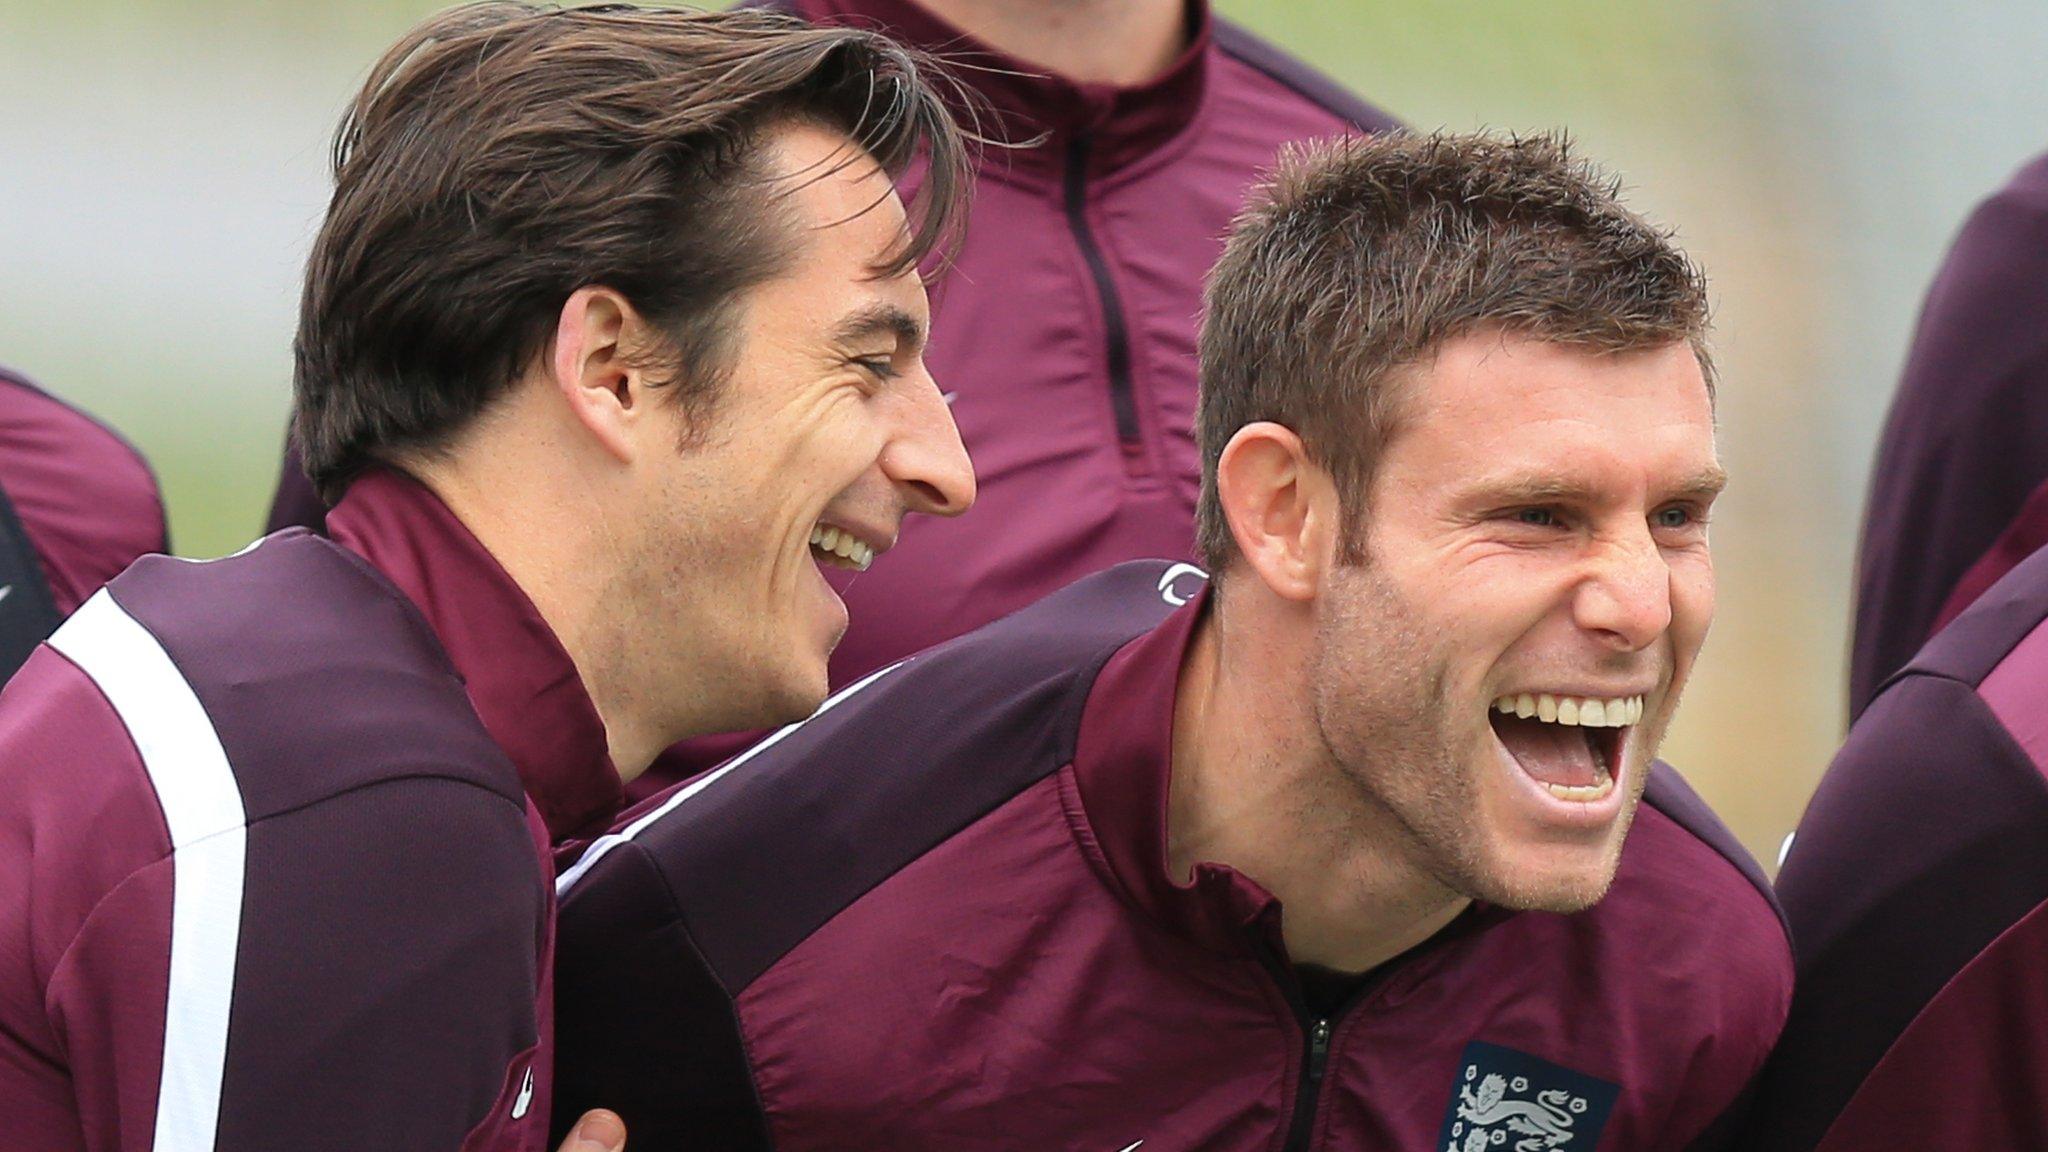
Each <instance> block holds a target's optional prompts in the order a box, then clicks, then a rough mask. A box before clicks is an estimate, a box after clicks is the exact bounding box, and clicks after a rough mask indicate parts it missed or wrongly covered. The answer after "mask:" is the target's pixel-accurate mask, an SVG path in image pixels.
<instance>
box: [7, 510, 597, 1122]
mask: <svg viewBox="0 0 2048 1152" xmlns="http://www.w3.org/2000/svg"><path fill="white" fill-rule="evenodd" d="M330 527H331V528H332V529H333V532H334V539H333V540H332V541H330V540H324V539H321V538H319V537H315V536H311V535H309V534H307V533H305V532H302V531H297V530H294V531H290V532H287V533H283V534H280V535H277V536H272V537H269V538H267V539H265V540H263V541H261V542H259V543H258V544H256V545H255V546H253V547H252V548H250V549H248V550H246V551H244V552H242V553H240V554H237V555H235V556H231V557H228V558H225V559H222V560H216V561H209V562H205V563H193V562H189V561H184V560H176V559H171V558H169V557H150V558H147V559H144V560H142V561H141V562H138V563H137V564H136V565H135V566H134V567H132V568H130V569H129V570H128V571H127V572H126V573H124V574H123V575H122V576H120V577H119V578H118V579H116V580H114V581H113V583H111V584H110V585H108V586H107V587H106V588H105V589H104V590H102V591H101V592H100V593H98V594H97V595H95V596H94V597H93V598H92V599H91V600H90V601H88V602H87V604H86V605H85V606H84V607H83V608H81V609H79V611H78V612H77V613H76V614H75V615H73V616H72V617H71V619H70V620H68V621H67V622H66V623H65V624H64V626H63V627H62V628H60V629H59V630H58V631H57V633H56V635H54V636H53V637H52V638H51V639H50V640H49V642H48V643H47V644H45V645H44V646H43V647H41V648H40V649H38V650H37V651H36V653H35V655H34V656H32V657H31V658H30V659H29V662H28V663H27V664H26V665H25V666H24V667H23V668H22V670H21V672H20V674H19V675H17V676H16V677H15V678H14V679H13V681H11V682H10V683H9V684H8V685H7V688H6V690H5V692H4V693H0V877H4V878H5V880H4V882H0V1147H5V1148H7V1149H9V1150H10V1152H11V1150H13V1149H17V1148H18V1149H24V1150H26V1149H36V1150H38V1152H44V1150H48V1152H74V1150H87V1149H90V1150H93V1152H145V1150H151V1149H154V1150H155V1152H167V1150H184V1149H192V1150H194V1152H199V1150H209V1152H243V1150H247V1152H270V1150H273V1149H287V1148H288V1149H295V1150H297V1149H308V1150H310V1149H337V1150H340V1149H348V1150H361V1149H400V1148H407V1149H411V1148H418V1149H429V1148H431V1149H446V1150H449V1152H454V1150H455V1149H458V1148H460V1149H463V1150H465V1152H474V1150H481V1149H508V1150H518V1152H536V1150H539V1149H541V1148H542V1146H543V1144H544V1142H545V1138H546V1135H547V1132H546V1119H545V1117H546V1116H547V1113H548V1108H549V1099H550V1075H549V1071H550V1063H549V1054H550V1048H549V1041H550V1037H551V1005H552V995H551V990H550V983H549V980H550V973H551V965H550V954H551V949H552V946H553V890H552V887H551V880H552V870H551V867H550V863H549V858H548V850H549V849H548V846H549V841H550V839H551V837H552V836H554V835H559V834H562V833H565V832H568V831H571V830H574V829H576V828H578V827H581V826H584V825H587V824H589V823H591V822H592V821H593V820H595V821H600V822H602V821H604V820H606V819H608V818H609V816H610V815H611V814H612V813H613V812H614V811H615V810H616V805H617V803H618V800H619V794H620V788H619V781H618V775H617V773H616V772H615V771H613V770H612V767H611V763H610V761H609V759H608V757H607V754H606V751H605V748H606V744H605V740H604V732H603V727H602V725H601V724H600V723H599V722H598V719H597V714H596V710H595V708H594V707H592V705H591V704H590V701H589V699H588V697H587V696H586V695H585V694H584V692H583V690H582V687H581V683H580V681H579V680H578V679H577V677H576V673H575V669H574V667H573V665H571V664H570V662H569V660H568V657H567V655H566V654H565V653H563V652H562V650H561V648H560V646H559V644H557V643H556V642H555V640H554V637H553V635H552V634H551V633H550V632H548V630H547V627H546V624H545V623H544V622H543V621H542V620H541V619H540V616H539V614H538V612H537V611H536V610H535V609H534V608H533V606H532V605H531V603H529V602H528V601H527V600H526V599H525V597H524V596H523V595H522V594H521V593H520V592H519V590H518V588H517V586H516V585H514V584H513V583H512V581H511V579H510V578H509V577H508V576H506V574H505V573H504V572H503V570H502V569H500V568H499V567H498V566H497V564H496V562H495V561H494V560H493V559H492V558H491V557H490V555H489V553H487V552H486V551H485V550H484V549H483V548H482V546H481V545H479V544H478V543H477V542H476V540H475V539H474V538H472V537H470V536H469V535H468V533H467V532H466V531H465V530H464V529H463V528H462V526H461V524H460V522H459V521H457V520H456V519H455V517H454V516H453V515H452V514H451V513H450V512H449V511H448V510H447V509H446V508H445V507H444V506H442V505H441V504H440V503H439V501H437V500H436V499H435V498H434V497H433V496H432V495H431V494H430V493H429V492H428V491H427V490H426V489H425V488H423V487H421V486H420V485H418V484H416V483H414V482H412V481H411V480H409V479H406V478H404V477H402V476H399V475H397V474H394V473H376V474H372V475H370V476H366V477H365V478H363V479H362V480H360V481H358V482H357V484H356V485H355V487H354V488H353V489H351V491H350V493H349V496H348V498H347V499H346V500H345V501H343V503H342V505H341V506H340V507H339V508H337V509H336V510H335V513H334V515H333V517H332V518H331V522H330ZM599 826H600V827H601V826H602V824H601V823H600V825H599ZM550 1147H552V1146H550Z"/></svg>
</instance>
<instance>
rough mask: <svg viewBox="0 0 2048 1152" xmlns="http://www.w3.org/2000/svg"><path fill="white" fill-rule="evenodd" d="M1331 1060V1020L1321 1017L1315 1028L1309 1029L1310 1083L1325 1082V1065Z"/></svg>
mask: <svg viewBox="0 0 2048 1152" xmlns="http://www.w3.org/2000/svg"><path fill="white" fill-rule="evenodd" d="M1329 1060H1330V1022H1329V1020H1327V1019H1320V1020H1317V1021H1316V1023H1315V1027H1314V1028H1311V1029H1309V1034H1308V1082H1309V1083H1310V1084H1321V1083H1322V1082H1323V1065H1325V1064H1327V1063H1329Z"/></svg>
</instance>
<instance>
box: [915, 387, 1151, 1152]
mask: <svg viewBox="0 0 2048 1152" xmlns="http://www.w3.org/2000/svg"><path fill="white" fill-rule="evenodd" d="M959 398H960V394H959V393H958V392H941V393H939V399H941V400H944V401H945V402H946V407H948V408H951V407H952V406H953V401H955V400H958V399H959ZM1139 1143H1140V1144H1142V1143H1144V1141H1142V1140H1141V1141H1139ZM1124 1152H1131V1150H1130V1149H1129V1148H1126V1149H1124Z"/></svg>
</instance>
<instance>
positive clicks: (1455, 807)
mask: <svg viewBox="0 0 2048 1152" xmlns="http://www.w3.org/2000/svg"><path fill="white" fill-rule="evenodd" d="M1706 322H1707V298H1706V294H1705V289H1704V285H1703V282H1702V280H1701V278H1700V276H1699V274H1698V272H1697V271H1696V269H1695V268H1694V267H1693V266H1692V265H1691V264H1690V263H1689V262H1688V261H1687V260H1686V258H1685V257H1684V256H1683V255H1682V254H1681V253H1679V252H1678V251H1677V250H1676V249H1675V248H1674V247H1673V246H1672V245H1671V243H1670V241H1669V239H1668V237H1667V236H1666V235H1665V234H1664V233H1662V232H1660V231H1658V230H1657V229H1655V228H1653V227H1651V226H1649V225H1648V224H1646V223H1645V222H1644V221H1643V220H1642V219H1640V218H1639V217H1637V216H1635V215H1634V214H1632V213H1630V212H1629V211H1627V210H1626V209H1625V208H1623V207H1622V206H1621V205H1620V204H1619V203H1618V202H1617V201H1616V199H1615V194H1614V185H1613V184H1612V182H1610V181H1609V180H1608V179H1607V178H1605V177H1602V176H1600V175H1598V174H1597V173H1596V172H1594V171H1593V170H1591V169H1590V168H1588V167H1587V166H1586V165H1584V164H1583V163H1581V162H1579V161H1577V160H1575V159H1573V158H1572V157H1571V156H1570V155H1569V152H1568V150H1567V148H1566V147H1565V145H1564V144H1563V143H1562V142H1561V141H1559V140H1556V139H1553V138H1548V137H1538V138H1532V139H1523V140H1502V139H1496V138H1489V137H1463V136H1438V137H1430V138H1406V137H1395V136H1388V137H1380V138H1376V139H1374V140H1371V141H1366V142H1356V141H1353V142H1349V143H1340V144H1335V145H1332V146H1327V147H1324V148H1322V149H1320V150H1318V151H1315V152H1312V153H1310V154H1308V155H1305V156H1297V157H1295V158H1294V159H1292V160H1291V161H1290V162H1289V163H1287V164H1286V165H1285V166H1284V167H1283V169H1282V170H1281V172H1280V174H1279V175H1278V177H1277V178H1276V180H1275V182H1274V184H1273V186H1272V187H1271V188H1270V189H1269V190H1268V192H1267V193H1266V195H1265V198H1264V200H1263V202H1262V203H1260V204H1258V205H1257V206H1256V207H1254V208H1253V209H1251V210H1250V211H1249V212H1248V214H1247V215H1245V216H1244V217H1243V218H1242V219H1241V221H1240V222H1239V224H1238V226H1237V228H1236V230H1235V233H1234V235H1233V236H1232V237H1231V239H1230V241H1229V243H1228V245H1227V247H1226V250H1225V254H1224V256H1223V260H1222V262H1221V264H1220V265H1219V266H1218V267H1217V269H1216V271H1215V273H1214V275H1213V277H1212V279H1211V282H1210V286H1209V289H1208V299H1207V313H1206V317H1205V320H1204V325H1203V331H1202V349H1201V350H1202V363H1201V371H1202V401H1201V413H1200V431H1199V437H1200V442H1201V445H1202V451H1203V466H1204V472H1203V479H1204V484H1203V490H1202V501H1201V505H1200V512H1199V517H1200V532H1199V539H1200V541H1201V546H1202V549H1203V552H1204V555H1205V557H1206V559H1207V561H1208V563H1209V564H1210V566H1211V567H1212V569H1213V570H1214V571H1215V572H1216V581H1215V586H1214V587H1213V588H1205V586H1204V583H1205V582H1204V580H1203V579H1202V574H1201V572H1200V571H1199V570H1197V569H1194V568H1193V567H1191V566H1189V565H1186V564H1171V565H1169V564H1167V563H1165V562H1136V563H1133V564H1129V565H1124V566H1120V567H1118V568H1115V569H1112V570H1111V571H1109V572H1108V573H1105V574H1102V575H1099V576H1096V577H1091V578H1088V579H1085V580H1083V581H1081V582H1079V583H1077V584H1075V585H1073V586H1071V587H1069V588H1068V589H1066V590H1064V591H1062V592H1060V593H1057V594H1055V595H1054V596H1052V597H1051V598H1049V599H1047V600H1045V601H1043V602H1041V603H1039V604H1037V605H1035V606H1033V607H1030V608H1028V609H1026V610H1024V611H1023V612H1020V613H1017V614H1015V615H1013V616H1011V617H1009V618H1007V619H1005V620H1003V621H1000V622H998V623H996V624H993V625H990V626H989V627H987V628H985V629H982V630H981V631H978V632H975V633H972V634H970V635H969V636H967V637H963V638H961V639H959V640H957V641H954V642H952V643H949V644H945V645H941V646H940V647H938V648H935V649H932V650H931V651H929V652H926V653H924V654H921V655H918V656H914V657H911V658H910V659H908V660H906V661H904V662H902V663H899V664H897V665H894V666H892V667H890V668H887V669H885V670H881V671H878V672H876V673H873V674H871V675H870V676H868V677H866V678H865V679H863V680H861V681H859V682H856V683H855V684H854V685H851V686H849V687H848V688H846V689H845V690H843V691H842V692H840V693H839V694H837V695H835V696H834V697H833V698H832V699H831V700H829V701H827V703H826V705H825V707H824V708H823V709H822V710H821V711H820V713H819V714H818V715H817V716H815V717H813V718H812V719H811V720H809V721H807V722H805V723H804V724H802V725H798V726H795V727H792V728H788V729H784V730H783V731H782V732H780V733H778V734H777V735H776V736H775V737H773V738H771V740H770V741H769V742H767V743H765V744H764V745H762V746H761V747H759V748H757V749H756V750H754V751H751V752H749V753H748V754H746V755H745V756H743V757H741V758H739V759H737V760H736V761H734V762H733V763H732V764H730V765H728V766H726V767H725V768H722V769H720V770H718V771H716V772H714V773H712V774H710V775H709V776H706V777H705V778H703V779H701V780H699V781H696V782H693V783H692V784H689V785H687V786H685V787H684V788H682V789H681V790H679V791H677V792H676V793H674V794H673V795H672V796H670V797H668V798H667V799H665V800H664V801H662V802H659V803H658V804H655V805H653V806H652V807H650V808H649V810H647V811H646V812H644V813H642V814H640V815H638V816H637V817H636V818H633V819H631V820H630V821H628V822H626V823H624V824H623V826H622V827H621V828H620V829H619V830H618V831H617V832H615V833H614V834H613V835H611V836H608V837H605V838H602V839H600V840H598V841H597V842H596V843H595V844H594V845H593V846H592V847H591V848H590V849H589V850H588V851H587V852H586V853H585V854H584V855H583V857H582V859H581V860H579V861H578V862H577V863H576V864H575V865H573V866H572V867H571V868H569V869H568V870H566V871H565V872H564V873H563V876H562V879H561V880H560V882H559V884H558V887H559V889H560V891H561V893H562V896H563V901H564V902H563V919H562V949H561V952H560V956H559V969H558V972H559V977H558V984H557V990H558V996H559V999H558V1011H559V1012H560V1020H561V1043H562V1051H563V1069H564V1073H563V1077H564V1078H563V1082H562V1085H561V1096H560V1098H561V1100H562V1102H563V1104H564V1106H565V1108H564V1110H563V1111H561V1112H560V1113H559V1115H561V1116H562V1117H563V1118H565V1119H566V1117H568V1116H570V1115H573V1114H574V1110H575V1109H576V1108H578V1107H582V1106H585V1105H587V1104H590V1103H596V1102H603V1103H606V1104H608V1105H609V1106H612V1107H615V1108H618V1109H619V1110H620V1111H621V1112H622V1114H623V1115H624V1116H625V1117H626V1119H627V1123H628V1125H629V1126H630V1127H632V1129H633V1130H634V1131H635V1133H636V1136H637V1137H639V1138H645V1139H649V1140H651V1141H653V1142H654V1143H656V1144H658V1145H662V1146H669V1145H674V1146H677V1147H715V1148H720V1149H743V1148H768V1147H774V1148H777V1149H780V1150H783V1152H804V1150H807V1149H824V1148H890V1149H899V1150H904V1152H917V1150H927V1149H929V1150H937V1149H953V1148H960V1147H989V1146H992V1145H999V1146H1002V1147H1014V1148H1061V1149H1070V1148H1071V1149H1101V1150H1104V1152H1118V1150H1122V1152H1130V1150H1131V1149H1136V1148H1138V1147H1139V1146H1140V1145H1142V1146H1143V1147H1144V1148H1145V1149H1146V1150H1148V1152H1149V1150H1151V1149H1154V1148H1159V1149H1174V1148H1201V1149H1204V1150H1207V1152H1231V1150H1233V1149H1272V1148H1275V1147H1281V1148H1285V1149H1289V1150H1292V1149H1304V1148H1351V1147H1373V1148H1416V1149H1426V1148H1440V1149H1447V1150H1450V1152H1475V1150H1477V1149H1482V1148H1493V1147H1498V1146H1505V1144H1506V1142H1508V1141H1515V1142H1517V1143H1518V1144H1526V1145H1527V1146H1530V1147H1535V1146H1538V1145H1539V1144H1540V1145H1541V1146H1543V1147H1550V1148H1564V1147H1584V1148H1593V1147H1595V1146H1597V1147H1599V1148H1602V1149H1606V1150H1608V1152H1618V1150H1627V1149H1646V1148H1659V1149H1664V1148H1668V1149H1681V1148H1688V1147H1695V1148H1697V1147H1714V1146H1718V1145H1719V1143H1720V1141H1722V1140H1724V1139H1725V1138H1726V1135H1727V1133H1728V1130H1729V1126H1730V1124H1731V1123H1732V1120H1733V1118H1734V1117H1735V1115H1736V1112H1737V1104H1738V1102H1739V1101H1740V1100H1741V1099H1742V1097H1743V1093H1744V1090H1745V1087H1746V1085H1748V1083H1749V1082H1750V1080H1751V1078H1752V1077H1753V1076H1754V1075H1755V1073H1756V1071H1757V1068H1758V1067H1759V1065H1760V1064H1761V1063H1762V1061H1763V1059H1764V1056H1765V1053H1766V1052H1768V1051H1769V1049H1770V1046H1771V1043H1772V1041H1773V1039H1774V1038H1775V1037H1776V1035H1777V1033H1778V1029H1779V1028H1780V1026H1781V1025H1782V1023H1783V1020H1784V1016H1785V1011H1786V1005H1787V1002H1788V1000H1789V998H1790V994H1791V987H1790V972H1791V957H1790V955H1789V951H1788V947H1787V943H1786V938H1785V934H1784V931H1783V929H1782V926H1781V924H1780V921H1779V919H1778V916H1777V915H1776V913H1775V911H1774V906H1773V904H1772V901H1771V897H1770V894H1769V889H1768V885H1767V884H1766V883H1765V881H1764V879H1763V876H1762V874H1761V872H1760V871H1759V870H1758V869H1757V868H1756V866H1755V864H1754V862H1752V861H1750V860H1749V859H1748V857H1747V856H1745V855H1744V854H1743V853H1742V850H1741V849H1740V848H1739V847H1738V846H1737V845H1736V844H1735V842H1734V840H1733V839H1732V837H1730V836H1729V835H1728V833H1727V831H1726V830H1725V829H1724V828H1722V827H1721V825H1720V824H1719V823H1718V822H1717V821H1716V820H1715V819H1714V818H1713V816H1712V815H1711V814H1710V813H1709V812H1708V811H1707V810H1706V808H1705V807H1704V806H1703V805H1702V804H1701V803H1700V801H1699V800H1698V799H1697V798H1696V797H1695V796H1693V794H1692V793H1691V792H1690V791H1688V790H1687V789H1686V787H1685V785H1684V784H1683V783H1682V782H1681V781H1680V780H1679V778H1678V777H1677V775H1676V774H1675V773H1673V772H1672V771H1671V770H1670V769H1669V768H1668V767H1665V766H1663V765H1660V764H1657V763H1655V762H1654V755H1653V754H1654V750H1655V748H1656V745H1657V743H1658V741H1659V739H1660V738H1661V737H1662V735H1663V733H1664V731H1665V727H1666V725H1667V724H1668V723H1669V721H1670V719H1671V715H1672V712H1673V709H1674V708H1675V707H1676V705H1677V701H1678V695H1679V692H1680V690H1681V689H1682V688H1683V687H1684V685H1685V682H1686V680H1687V678H1688V676H1689V674H1690V672H1691V670H1692V666H1693V661H1694V657H1695V656H1696V654H1697V652H1698V650H1699V647H1700V644H1701V641H1702V640H1703V639H1704V636H1705V634H1706V630H1707V626H1708V623H1709V620H1710V618H1711V616H1712V612H1713V597H1714V580H1713V569H1712V564H1711V560H1710V557H1709V552H1708V547H1707V535H1706V519H1707V514H1708V508H1709V506H1710V505H1711V504H1712V502H1713V500H1714V497H1715V494H1716V493H1717V492H1718V491H1719V489H1720V487H1721V484H1722V473H1721V468H1720V465H1719V463H1718V461H1717V458H1716V452H1715V447H1714V431H1713V403H1712V395H1711V391H1710V388H1709V385H1708V380H1707V376H1706V363H1707V361H1706V356H1705V349H1704V344H1703V339H1704V329H1705V326H1706ZM1639 798H1641V799H1643V800H1645V801H1646V802H1645V803H1643V804H1642V805H1641V807H1640V808H1638V804H1637V801H1638V799H1639ZM1603 897H1604V898H1603Z"/></svg>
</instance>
